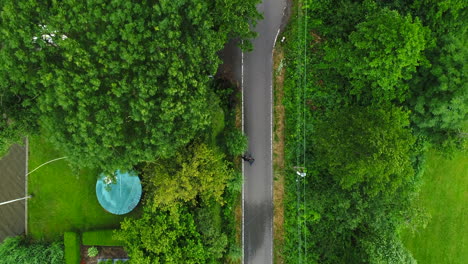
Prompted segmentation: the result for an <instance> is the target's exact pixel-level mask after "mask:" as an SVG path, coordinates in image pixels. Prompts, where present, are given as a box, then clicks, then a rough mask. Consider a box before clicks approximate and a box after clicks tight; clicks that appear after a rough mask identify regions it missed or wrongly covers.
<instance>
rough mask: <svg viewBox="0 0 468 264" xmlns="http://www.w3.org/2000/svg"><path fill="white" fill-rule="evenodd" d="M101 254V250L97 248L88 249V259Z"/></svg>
mask: <svg viewBox="0 0 468 264" xmlns="http://www.w3.org/2000/svg"><path fill="white" fill-rule="evenodd" d="M98 254H99V250H98V249H97V248H96V247H90V248H88V257H95V256H97V255H98Z"/></svg>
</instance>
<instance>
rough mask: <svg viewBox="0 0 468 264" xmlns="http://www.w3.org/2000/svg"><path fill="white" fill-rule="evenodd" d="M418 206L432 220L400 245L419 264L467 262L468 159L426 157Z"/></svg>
mask: <svg viewBox="0 0 468 264" xmlns="http://www.w3.org/2000/svg"><path fill="white" fill-rule="evenodd" d="M420 197H421V203H422V205H423V206H424V207H425V208H427V210H428V211H429V213H430V214H431V216H432V218H431V220H430V221H429V223H428V225H427V227H426V229H423V230H420V232H419V233H416V234H415V235H412V234H411V233H409V232H406V233H404V234H403V241H404V242H405V244H406V246H407V247H408V248H409V249H410V251H411V252H412V253H413V255H414V257H415V258H416V260H417V261H418V263H421V264H442V263H443V264H462V263H467V260H468V214H467V212H468V208H467V205H468V155H467V153H461V152H459V153H457V154H456V155H455V157H454V158H453V159H452V160H448V159H446V158H444V157H442V156H440V155H438V154H437V153H435V152H431V153H430V154H429V156H428V160H427V167H426V172H425V175H424V185H423V187H422V189H421V194H420Z"/></svg>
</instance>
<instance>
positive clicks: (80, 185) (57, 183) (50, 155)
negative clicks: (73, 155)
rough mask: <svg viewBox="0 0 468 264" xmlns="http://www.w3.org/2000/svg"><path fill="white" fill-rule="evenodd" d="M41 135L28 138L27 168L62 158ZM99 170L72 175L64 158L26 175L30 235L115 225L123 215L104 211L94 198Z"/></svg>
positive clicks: (51, 236) (49, 235) (44, 236)
mask: <svg viewBox="0 0 468 264" xmlns="http://www.w3.org/2000/svg"><path fill="white" fill-rule="evenodd" d="M61 156H63V155H61V154H60V153H59V152H58V151H55V150H54V148H53V147H52V145H51V144H50V143H48V142H47V141H46V140H45V139H44V138H40V137H33V138H30V140H29V170H30V171H31V170H33V169H34V168H36V167H37V166H39V165H40V164H42V163H44V162H46V161H49V160H51V159H55V158H58V157H61ZM97 176H98V171H95V170H86V169H84V170H81V171H80V172H79V174H78V175H74V174H73V173H72V171H71V169H70V168H69V166H68V164H67V161H66V160H59V161H56V162H53V163H50V164H47V165H45V166H44V167H41V168H40V169H38V170H37V171H35V172H33V173H32V174H31V175H29V179H28V182H29V193H32V194H33V195H34V197H33V198H32V199H30V200H29V202H28V209H29V212H28V228H29V233H30V235H31V236H32V237H33V238H35V239H39V240H56V239H61V237H62V236H63V233H64V232H65V231H85V230H94V229H101V228H106V229H107V228H117V227H119V223H120V221H122V220H123V219H124V217H125V216H127V217H128V216H130V217H131V216H135V215H136V214H138V213H139V212H138V211H139V210H138V208H139V206H138V207H137V209H136V210H134V211H133V212H132V213H130V214H127V215H125V216H117V215H113V214H110V213H108V212H106V211H105V210H104V209H103V208H102V207H101V205H100V204H99V202H98V200H97V197H96V191H95V190H96V189H95V188H96V180H97Z"/></svg>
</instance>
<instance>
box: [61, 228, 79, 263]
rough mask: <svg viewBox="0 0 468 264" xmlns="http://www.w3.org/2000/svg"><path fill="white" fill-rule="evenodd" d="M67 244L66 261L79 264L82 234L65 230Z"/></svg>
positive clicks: (64, 235)
mask: <svg viewBox="0 0 468 264" xmlns="http://www.w3.org/2000/svg"><path fill="white" fill-rule="evenodd" d="M63 240H64V244H65V263H66V264H77V263H80V260H81V257H80V246H81V241H80V235H79V234H78V233H75V232H65V233H64V234H63Z"/></svg>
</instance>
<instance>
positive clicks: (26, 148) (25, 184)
mask: <svg viewBox="0 0 468 264" xmlns="http://www.w3.org/2000/svg"><path fill="white" fill-rule="evenodd" d="M24 141H25V142H24V149H25V163H26V165H25V169H24V178H25V179H24V196H28V169H29V168H28V163H29V139H28V137H26V139H25V140H24ZM24 233H25V234H26V235H28V199H26V200H25V201H24Z"/></svg>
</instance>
